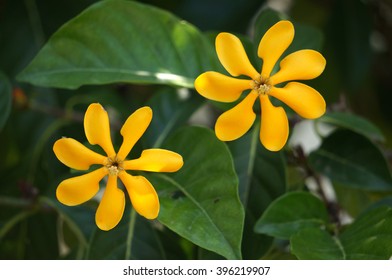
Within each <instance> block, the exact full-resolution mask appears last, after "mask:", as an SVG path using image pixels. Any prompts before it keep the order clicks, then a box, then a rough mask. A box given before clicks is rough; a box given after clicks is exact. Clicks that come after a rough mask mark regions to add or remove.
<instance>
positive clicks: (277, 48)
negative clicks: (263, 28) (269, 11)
mask: <svg viewBox="0 0 392 280" xmlns="http://www.w3.org/2000/svg"><path fill="white" fill-rule="evenodd" d="M293 38H294V26H293V24H292V23H291V22H289V21H287V20H282V21H279V22H278V23H276V24H275V25H273V26H272V27H271V28H270V29H268V31H267V32H266V33H265V34H264V36H263V38H262V39H261V41H260V44H259V48H258V55H259V57H260V58H261V59H263V68H262V71H261V76H263V77H269V76H270V75H271V71H272V69H273V68H274V66H275V64H276V62H277V61H278V59H279V57H281V55H282V54H283V53H284V51H285V50H286V49H287V48H288V47H289V45H290V44H291V42H292V41H293Z"/></svg>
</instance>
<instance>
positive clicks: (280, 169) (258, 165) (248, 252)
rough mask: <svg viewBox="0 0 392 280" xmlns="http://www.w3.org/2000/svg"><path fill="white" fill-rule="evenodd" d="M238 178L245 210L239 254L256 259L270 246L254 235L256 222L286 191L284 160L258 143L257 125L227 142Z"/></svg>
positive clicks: (279, 153) (245, 257) (262, 238)
mask: <svg viewBox="0 0 392 280" xmlns="http://www.w3.org/2000/svg"><path fill="white" fill-rule="evenodd" d="M228 145H229V148H230V150H231V153H232V155H233V158H234V165H235V169H236V173H237V175H238V179H239V193H240V198H241V201H242V204H243V205H244V207H245V209H246V218H245V228H244V236H243V240H242V251H243V257H244V259H257V258H260V257H262V256H263V254H265V253H266V252H267V251H268V249H269V248H270V246H271V243H272V238H270V237H267V236H265V235H260V234H255V232H254V230H253V228H254V225H255V223H256V221H257V219H258V218H259V217H260V216H261V214H262V213H263V211H264V210H265V209H266V208H267V207H268V206H269V204H270V203H271V202H272V201H274V200H275V199H277V198H278V197H279V196H281V195H282V194H284V193H285V191H286V172H285V161H284V158H283V155H282V153H281V152H277V153H271V152H270V151H267V150H266V149H265V148H264V147H263V146H262V145H261V144H260V140H259V126H257V125H256V126H255V127H254V128H253V130H252V131H251V133H248V134H246V135H244V136H243V137H241V138H240V139H238V140H236V141H233V142H230V143H229V144H228Z"/></svg>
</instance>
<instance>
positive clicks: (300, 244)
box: [291, 228, 344, 260]
mask: <svg viewBox="0 0 392 280" xmlns="http://www.w3.org/2000/svg"><path fill="white" fill-rule="evenodd" d="M291 252H292V253H293V254H294V255H296V256H297V258H299V259H301V260H342V259H344V249H343V248H342V245H341V244H340V241H339V239H337V238H335V237H333V236H331V235H330V234H329V233H328V232H326V231H325V230H322V229H320V228H307V229H304V230H301V231H299V232H298V233H296V234H294V235H293V236H292V238H291Z"/></svg>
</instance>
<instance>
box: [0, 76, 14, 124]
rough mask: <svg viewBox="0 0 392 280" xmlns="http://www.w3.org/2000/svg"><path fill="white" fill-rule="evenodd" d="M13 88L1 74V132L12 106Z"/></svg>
mask: <svg viewBox="0 0 392 280" xmlns="http://www.w3.org/2000/svg"><path fill="white" fill-rule="evenodd" d="M11 94H12V87H11V84H10V82H9V80H8V78H7V77H6V76H5V75H4V74H3V73H2V72H0V131H1V130H2V128H3V126H4V124H5V122H6V121H7V119H8V116H9V115H10V112H11V105H12V96H11Z"/></svg>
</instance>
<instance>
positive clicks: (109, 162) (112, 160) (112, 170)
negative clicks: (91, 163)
mask: <svg viewBox="0 0 392 280" xmlns="http://www.w3.org/2000/svg"><path fill="white" fill-rule="evenodd" d="M105 167H106V168H107V169H108V171H109V175H115V176H117V175H118V174H119V173H120V172H121V171H124V168H123V161H122V160H120V159H118V158H117V156H115V157H108V158H106V161H105Z"/></svg>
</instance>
